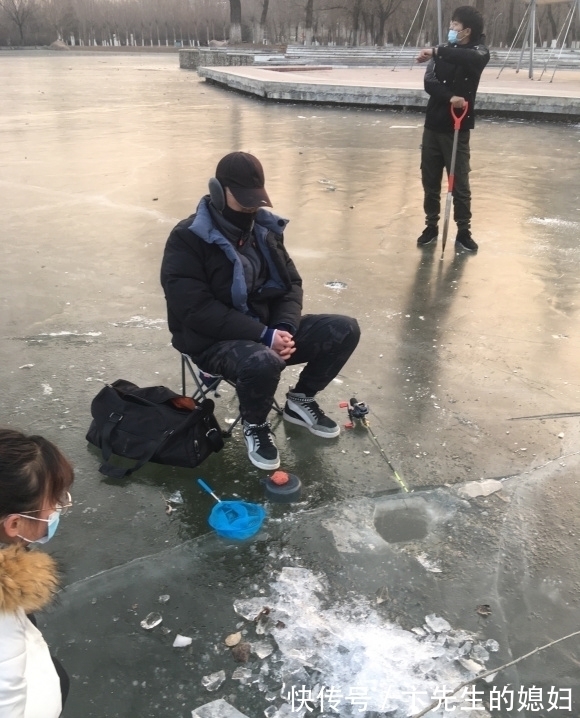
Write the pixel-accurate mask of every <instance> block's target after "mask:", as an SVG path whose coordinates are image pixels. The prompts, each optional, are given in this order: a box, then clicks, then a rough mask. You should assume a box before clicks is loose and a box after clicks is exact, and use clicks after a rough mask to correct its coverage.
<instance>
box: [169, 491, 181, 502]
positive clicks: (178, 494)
mask: <svg viewBox="0 0 580 718" xmlns="http://www.w3.org/2000/svg"><path fill="white" fill-rule="evenodd" d="M167 500H168V501H171V503H172V504H182V503H183V496H182V495H181V491H174V492H173V493H172V494H171V496H170V497H169V498H168V499H167Z"/></svg>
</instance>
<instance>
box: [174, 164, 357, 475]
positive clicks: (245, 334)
mask: <svg viewBox="0 0 580 718" xmlns="http://www.w3.org/2000/svg"><path fill="white" fill-rule="evenodd" d="M264 206H268V207H271V206H272V203H271V202H270V198H269V197H268V195H267V193H266V190H265V188H264V171H263V168H262V165H261V163H260V161H259V160H258V159H257V158H256V157H254V156H253V155H251V154H247V153H246V152H232V153H230V154H228V155H226V156H225V157H223V158H222V159H221V160H220V161H219V163H218V165H217V169H216V172H215V177H213V178H212V179H210V181H209V195H206V196H204V197H202V199H201V200H200V202H199V205H198V207H197V210H196V213H195V214H194V215H192V216H191V217H188V218H187V219H184V220H183V221H182V222H180V223H179V224H178V225H177V226H176V227H175V228H174V229H173V231H172V232H171V234H170V235H169V239H168V240H167V244H166V246H165V253H164V255H163V262H162V266H161V284H162V286H163V289H164V292H165V298H166V300H167V313H168V323H169V330H170V331H171V333H172V343H173V346H174V347H175V348H176V349H177V350H178V351H180V352H183V353H186V354H189V355H190V356H191V357H192V358H193V359H194V361H195V363H196V364H197V366H198V367H199V368H200V369H201V370H203V371H204V372H207V373H209V374H219V375H222V376H224V377H225V378H226V379H229V380H230V381H233V382H235V384H236V390H237V393H238V399H239V401H240V412H241V415H242V420H243V430H244V439H245V441H246V445H247V449H248V457H249V459H250V461H251V462H252V463H253V464H254V466H257V467H258V468H260V469H265V470H271V469H276V468H278V466H279V465H280V458H279V455H278V449H277V447H276V445H275V443H274V440H273V437H272V434H271V431H270V424H269V423H268V421H267V417H268V413H269V412H270V409H271V408H272V401H273V399H274V394H275V392H276V388H277V386H278V382H279V381H280V375H281V373H282V371H283V370H284V369H285V367H286V366H288V365H289V364H301V363H306V366H305V367H304V369H303V370H302V372H301V373H300V377H299V379H298V383H297V384H296V386H295V387H294V388H292V389H290V391H289V392H288V393H287V394H286V404H285V406H284V412H283V418H284V419H285V420H286V421H288V422H290V423H292V424H297V425H298V426H302V427H305V428H306V429H308V430H309V431H310V432H311V433H312V434H314V435H315V436H319V437H322V438H333V437H335V436H338V434H339V433H340V427H339V426H338V424H337V423H336V422H335V421H334V420H333V419H331V418H330V417H328V416H326V414H325V413H324V411H323V410H322V409H321V408H320V406H319V405H318V403H317V402H316V400H315V398H314V397H315V396H316V394H317V393H318V392H319V391H321V390H322V389H324V388H325V387H326V386H327V385H328V384H329V383H330V382H331V381H332V379H334V377H335V376H336V375H337V374H338V372H339V371H340V370H341V369H342V367H343V366H344V364H345V363H346V361H347V360H348V358H349V357H350V355H351V354H352V352H353V351H354V350H355V348H356V346H357V344H358V341H359V337H360V330H359V327H358V323H357V321H356V320H355V319H351V318H350V317H345V316H340V315H336V314H307V315H305V316H302V280H301V278H300V275H299V274H298V271H297V269H296V267H295V266H294V262H293V261H292V260H291V259H290V257H289V256H288V253H287V252H286V249H285V247H284V235H283V233H284V229H285V227H286V224H287V220H285V219H282V218H281V217H278V216H277V215H275V214H273V213H272V212H269V211H268V210H265V209H264Z"/></svg>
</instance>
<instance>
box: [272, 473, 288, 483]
mask: <svg viewBox="0 0 580 718" xmlns="http://www.w3.org/2000/svg"><path fill="white" fill-rule="evenodd" d="M270 480H271V481H272V483H273V484H276V486H284V484H287V483H288V481H289V480H290V477H289V476H288V474H287V472H286V471H274V473H273V474H272V476H270Z"/></svg>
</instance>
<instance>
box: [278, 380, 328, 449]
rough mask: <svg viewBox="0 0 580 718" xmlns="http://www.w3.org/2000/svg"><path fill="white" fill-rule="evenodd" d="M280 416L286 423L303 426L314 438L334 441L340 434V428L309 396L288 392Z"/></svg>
mask: <svg viewBox="0 0 580 718" xmlns="http://www.w3.org/2000/svg"><path fill="white" fill-rule="evenodd" d="M282 416H283V418H284V419H286V421H289V422H290V423H291V424H297V425H298V426H304V427H306V428H307V429H308V431H310V432H311V433H312V434H314V435H315V436H321V437H322V438H323V439H334V437H335V436H338V435H339V434H340V426H339V425H338V424H337V423H336V421H333V420H332V419H331V418H330V417H328V416H326V414H325V413H324V412H323V411H322V409H321V408H320V407H319V406H318V404H317V403H316V401H315V400H314V398H313V397H311V396H306V395H305V394H297V393H296V392H293V391H289V392H288V393H287V394H286V404H285V406H284V411H283V413H282Z"/></svg>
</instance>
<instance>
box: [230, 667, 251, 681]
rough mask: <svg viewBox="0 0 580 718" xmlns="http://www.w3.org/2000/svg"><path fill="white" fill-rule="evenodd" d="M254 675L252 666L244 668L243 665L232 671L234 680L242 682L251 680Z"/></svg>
mask: <svg viewBox="0 0 580 718" xmlns="http://www.w3.org/2000/svg"><path fill="white" fill-rule="evenodd" d="M251 677H252V669H251V668H242V667H241V666H240V667H239V668H236V670H235V671H234V672H233V673H232V678H233V680H234V681H242V683H246V682H247V681H249V680H250V678H251Z"/></svg>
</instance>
